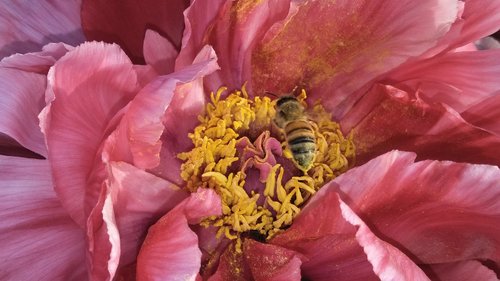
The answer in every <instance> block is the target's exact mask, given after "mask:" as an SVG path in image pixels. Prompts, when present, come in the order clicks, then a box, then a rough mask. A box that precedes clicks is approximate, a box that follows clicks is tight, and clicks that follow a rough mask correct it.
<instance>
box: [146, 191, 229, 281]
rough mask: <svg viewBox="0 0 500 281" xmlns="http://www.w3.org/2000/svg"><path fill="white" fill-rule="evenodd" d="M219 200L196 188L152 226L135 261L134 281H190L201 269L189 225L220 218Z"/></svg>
mask: <svg viewBox="0 0 500 281" xmlns="http://www.w3.org/2000/svg"><path fill="white" fill-rule="evenodd" d="M221 212H222V210H221V201H220V198H219V196H218V195H217V194H216V193H215V192H214V191H213V190H211V189H199V190H198V192H196V193H192V194H191V196H190V197H189V198H187V199H185V200H184V201H182V202H181V203H180V204H179V205H177V207H175V208H174V209H173V210H172V211H170V212H169V213H167V214H166V215H165V216H163V217H162V218H161V219H160V220H159V221H158V222H157V223H156V224H155V225H153V226H152V227H151V228H150V229H149V231H148V235H147V237H146V240H145V241H144V243H143V244H142V248H141V251H140V253H139V256H138V258H137V280H140V281H141V280H194V279H195V278H196V276H198V274H199V273H198V272H199V270H200V266H201V251H200V249H199V248H198V238H197V236H196V234H195V233H194V232H193V231H192V230H191V229H190V228H189V224H196V223H199V222H200V220H201V219H203V218H204V217H207V216H211V215H220V214H221Z"/></svg>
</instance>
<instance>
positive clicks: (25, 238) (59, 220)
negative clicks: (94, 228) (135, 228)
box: [0, 156, 87, 281]
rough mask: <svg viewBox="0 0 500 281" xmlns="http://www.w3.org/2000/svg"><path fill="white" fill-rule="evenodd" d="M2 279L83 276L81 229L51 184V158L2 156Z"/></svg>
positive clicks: (0, 181)
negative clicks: (65, 208)
mask: <svg viewBox="0 0 500 281" xmlns="http://www.w3.org/2000/svg"><path fill="white" fill-rule="evenodd" d="M0 245H2V250H1V251H0V260H1V261H2V270H0V279H1V280H47V281H52V280H85V278H86V277H87V273H86V270H85V269H86V268H85V238H84V234H83V231H82V230H81V229H80V228H79V227H78V226H77V225H76V224H75V223H74V222H73V220H72V219H71V218H70V217H69V215H68V214H67V213H66V211H65V210H64V208H62V206H61V203H60V202H59V200H58V199H57V196H56V194H55V192H54V190H53V189H52V180H51V176H50V168H49V165H48V161H46V160H35V159H23V158H18V157H8V156H0Z"/></svg>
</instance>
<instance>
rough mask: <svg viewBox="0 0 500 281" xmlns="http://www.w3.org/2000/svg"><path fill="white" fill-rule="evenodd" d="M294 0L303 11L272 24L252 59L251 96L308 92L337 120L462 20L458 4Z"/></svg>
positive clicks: (430, 0) (428, 0)
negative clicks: (367, 88)
mask: <svg viewBox="0 0 500 281" xmlns="http://www.w3.org/2000/svg"><path fill="white" fill-rule="evenodd" d="M297 2H298V3H297ZM294 3H297V5H298V9H299V10H298V12H297V13H296V14H293V15H291V16H290V17H289V18H287V20H286V21H283V23H281V24H279V26H274V27H273V30H272V31H271V32H269V33H268V34H267V35H266V38H265V39H264V40H263V42H262V43H261V44H260V45H259V46H258V47H257V48H256V50H255V51H254V53H253V54H252V66H253V69H252V82H253V83H254V91H256V92H257V93H262V92H264V91H274V92H276V93H286V92H289V91H290V90H291V89H293V88H294V87H295V86H297V85H299V86H301V87H306V88H307V89H310V91H309V93H310V96H311V97H315V98H322V102H323V104H324V105H325V106H326V107H327V108H329V109H331V110H332V111H333V112H335V114H337V115H339V116H340V115H342V113H343V110H345V109H346V108H348V107H347V106H345V105H343V103H352V102H354V101H355V100H356V99H357V98H358V97H356V96H351V95H352V93H353V92H355V91H356V90H357V89H359V88H361V87H362V86H363V85H364V84H365V83H367V82H369V81H370V80H372V79H374V78H375V77H377V76H379V75H380V74H383V73H385V72H387V71H389V70H391V69H393V68H395V67H397V66H399V65H400V64H402V63H403V62H405V61H406V60H408V59H409V58H411V57H416V56H419V55H421V54H422V53H423V52H425V51H426V50H428V49H429V48H431V47H433V46H434V45H436V43H437V42H438V39H439V38H441V37H442V36H443V35H444V34H445V33H446V31H448V29H449V28H450V25H451V24H452V23H453V22H454V21H455V19H456V18H457V14H458V3H459V2H458V1H455V0H445V1H437V0H426V1H418V2H415V1H411V0H405V1H400V0H397V1H396V0H391V1H375V2H373V1H342V2H338V1H294ZM311 31H314V32H311ZM353 77H356V79H353ZM346 99H348V100H346Z"/></svg>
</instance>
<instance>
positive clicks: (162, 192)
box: [108, 162, 187, 265]
mask: <svg viewBox="0 0 500 281" xmlns="http://www.w3.org/2000/svg"><path fill="white" fill-rule="evenodd" d="M109 173H110V176H109V178H110V180H109V183H108V184H109V187H108V188H109V189H110V192H111V198H112V202H113V211H114V216H115V220H116V224H117V227H118V230H119V232H120V237H121V240H120V243H121V257H120V263H121V265H128V264H130V263H132V262H134V261H135V259H136V257H137V254H138V253H139V246H140V244H141V242H142V240H143V239H144V237H145V236H146V230H147V229H148V228H149V227H150V226H151V225H152V224H153V223H154V222H155V221H157V220H158V219H159V218H160V217H161V215H162V214H165V213H166V212H168V211H170V210H171V209H172V208H173V207H174V206H176V205H177V204H178V203H179V202H181V201H182V200H183V199H185V198H186V197H187V194H186V192H185V191H183V190H181V189H180V188H179V187H178V186H176V185H174V184H172V183H169V182H167V181H165V180H164V179H161V178H158V177H156V176H154V175H152V174H149V173H147V172H145V171H143V170H140V169H138V168H136V167H134V166H132V165H129V164H127V163H124V162H112V163H110V164H109Z"/></svg>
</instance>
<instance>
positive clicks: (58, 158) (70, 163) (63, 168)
mask: <svg viewBox="0 0 500 281" xmlns="http://www.w3.org/2000/svg"><path fill="white" fill-rule="evenodd" d="M48 81H49V86H48V90H47V92H46V100H47V102H48V103H49V105H48V106H47V107H46V108H45V109H44V110H43V112H42V113H41V115H40V122H41V127H42V130H43V132H44V134H45V138H46V142H47V146H48V150H49V158H50V159H51V165H52V173H53V177H54V183H55V190H56V192H57V193H58V195H59V197H60V198H61V201H62V204H63V206H64V207H65V208H66V209H67V210H68V211H69V213H70V215H71V216H72V217H73V218H74V219H75V221H77V222H78V223H79V224H80V225H84V224H85V223H84V221H85V215H84V214H85V212H88V211H90V210H91V209H92V208H93V206H94V204H95V201H96V198H97V197H98V196H99V195H98V194H99V193H100V188H101V183H102V180H103V173H104V170H103V168H104V166H103V164H102V161H101V159H100V158H101V157H100V155H99V153H98V152H99V150H100V146H101V143H102V142H103V141H104V139H105V137H106V136H107V135H108V134H109V133H110V132H109V128H110V127H111V128H112V127H113V124H110V122H111V121H113V116H114V115H115V114H116V113H117V112H118V111H119V110H120V109H122V108H123V107H124V106H125V105H126V104H127V103H128V102H129V101H130V100H131V99H132V98H133V97H134V95H135V94H136V92H137V78H136V74H135V72H134V70H133V68H132V63H131V62H130V60H129V59H128V57H127V56H126V55H125V54H124V53H123V52H122V51H121V50H120V48H119V47H118V46H117V45H108V44H104V43H97V42H92V43H85V44H82V45H80V46H79V47H77V48H75V49H74V50H73V51H71V52H69V53H68V54H67V55H65V56H64V57H63V58H61V59H60V60H59V61H58V62H57V63H56V64H55V65H54V67H53V68H52V69H51V71H50V72H49V75H48ZM113 122H116V120H115V121H113ZM84 201H86V203H87V206H86V208H84Z"/></svg>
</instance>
